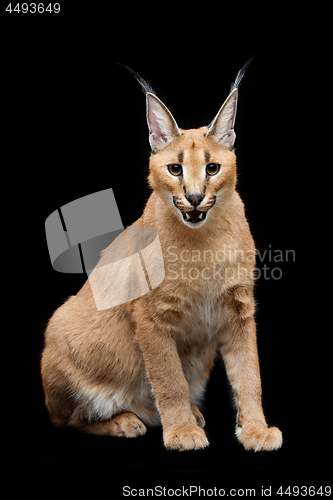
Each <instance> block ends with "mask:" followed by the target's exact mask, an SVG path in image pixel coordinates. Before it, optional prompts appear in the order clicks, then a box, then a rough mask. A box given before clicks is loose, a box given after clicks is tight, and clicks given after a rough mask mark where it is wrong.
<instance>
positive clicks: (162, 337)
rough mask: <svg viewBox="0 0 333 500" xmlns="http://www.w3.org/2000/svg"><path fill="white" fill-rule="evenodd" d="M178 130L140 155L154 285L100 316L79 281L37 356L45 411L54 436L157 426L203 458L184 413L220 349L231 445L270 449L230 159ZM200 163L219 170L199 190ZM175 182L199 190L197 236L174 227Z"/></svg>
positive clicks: (199, 433) (246, 238)
mask: <svg viewBox="0 0 333 500" xmlns="http://www.w3.org/2000/svg"><path fill="white" fill-rule="evenodd" d="M179 132H180V134H181V135H177V134H176V136H175V137H174V138H173V139H172V140H170V141H169V142H168V143H167V144H166V145H165V146H164V147H163V148H160V149H158V150H157V151H156V152H155V153H154V154H152V156H151V159H150V174H149V183H150V185H151V187H152V189H153V193H152V194H151V196H150V198H149V200H148V202H147V205H146V207H145V210H144V212H143V215H142V216H141V217H140V219H138V220H137V221H136V222H135V223H134V225H136V226H150V227H153V228H155V229H156V231H157V233H158V236H159V240H160V244H161V248H162V252H163V257H164V263H165V279H164V281H163V282H162V283H161V284H160V285H159V286H158V287H157V288H155V289H154V290H152V291H150V292H149V293H148V294H146V295H144V296H142V297H140V298H138V299H135V300H133V301H131V302H129V303H126V304H123V305H120V306H116V307H113V308H111V309H106V310H103V311H97V309H96V305H95V302H94V298H93V295H92V292H91V289H90V284H89V281H87V282H86V284H85V285H84V286H83V288H82V289H81V290H80V291H79V293H78V294H77V295H76V296H72V297H70V298H69V299H68V300H67V301H66V302H65V303H64V304H63V305H62V306H61V307H60V308H59V309H58V310H57V311H55V313H54V315H53V316H52V318H51V319H50V321H49V324H48V327H47V330H46V333H45V348H44V352H43V356H42V378H43V384H44V390H45V398H46V405H47V408H48V410H49V413H50V417H51V420H52V422H53V423H54V424H55V425H58V426H72V427H76V428H78V429H81V430H82V431H84V432H91V433H94V434H101V435H110V436H126V437H134V436H139V435H142V434H144V433H145V432H146V427H145V425H148V426H154V425H159V424H160V423H161V424H162V426H163V435H164V443H165V446H166V447H167V448H168V449H178V450H190V449H199V448H204V447H206V446H207V445H208V441H207V438H206V436H205V433H204V431H203V429H202V427H203V426H204V418H203V416H202V415H201V413H200V411H199V410H198V408H197V406H196V405H197V404H198V403H199V402H200V399H201V398H202V396H203V392H204V388H205V384H206V382H207V380H208V378H209V374H210V371H211V368H212V366H213V363H214V359H215V355H216V352H217V350H218V349H220V351H221V354H222V357H223V359H224V362H225V366H226V370H227V373H228V377H229V379H230V382H231V385H232V388H233V391H234V396H235V402H236V405H237V409H238V417H237V430H236V435H237V437H238V439H239V441H240V442H241V443H242V444H243V445H244V447H245V448H246V449H254V450H256V451H258V450H261V449H262V450H273V449H277V448H279V447H280V446H281V444H282V437H281V433H280V431H279V430H278V429H277V428H268V427H267V424H266V421H265V417H264V414H263V411H262V406H261V382H260V373H259V362H258V354H257V347H256V326H255V321H254V310H255V305H254V299H253V277H254V276H253V267H254V265H255V263H254V258H252V259H251V256H252V257H253V256H254V254H255V248H254V243H253V239H252V236H251V234H250V230H249V226H248V223H247V221H246V218H245V214H244V207H243V203H242V201H241V199H240V197H239V195H238V194H237V192H236V191H235V185H236V157H235V153H234V152H233V151H232V150H230V149H228V148H226V147H224V146H223V145H221V144H220V143H219V142H218V141H217V140H215V139H214V136H210V135H209V134H207V132H208V128H206V127H202V128H200V129H196V130H178V133H179ZM180 153H181V154H182V162H181V163H182V164H183V165H184V166H185V167H186V175H185V178H184V179H183V181H181V179H179V178H178V177H176V176H174V177H173V176H171V175H170V174H169V173H168V172H167V169H166V166H167V165H169V164H172V163H180V161H179V154H180ZM207 153H209V157H210V159H209V162H215V163H218V164H221V165H222V170H221V172H220V173H219V175H216V176H212V177H211V178H210V179H209V181H208V182H207V179H206V177H205V176H203V175H202V169H203V166H205V164H206V163H207V161H206V160H205V158H207ZM185 167H184V169H185ZM185 184H186V190H187V192H192V193H197V192H202V191H203V190H204V189H206V191H205V198H204V200H203V201H202V203H201V205H200V208H202V209H203V210H207V219H206V221H205V223H204V224H201V225H199V227H189V225H187V224H185V223H184V221H183V220H182V215H181V213H180V211H181V210H189V208H188V207H189V202H188V201H187V200H186V198H185V194H184V185H185ZM204 186H206V188H204ZM214 196H216V202H214V199H213V197H214ZM173 197H177V201H176V203H177V206H175V204H174V202H173ZM226 247H227V248H228V249H230V250H231V251H232V252H231V255H229V254H227V256H226V258H225V260H224V261H223V262H222V263H221V262H220V260H219V259H217V258H216V256H217V255H219V254H218V252H219V251H221V249H222V248H226ZM207 250H210V252H207ZM205 251H206V253H204V252H205ZM181 252H183V253H182V254H181ZM175 255H176V256H177V259H175ZM180 255H182V257H183V258H180ZM191 257H192V258H191ZM199 257H200V258H199ZM191 268H195V269H196V271H195V272H194V271H192V272H191V271H190V270H191ZM219 269H220V270H221V269H222V271H223V272H220V273H218V272H217V271H218V270H219ZM215 271H216V272H215ZM214 272H215V276H214ZM197 274H198V278H197V279H193V276H194V275H195V276H197ZM175 276H177V279H174V278H175ZM208 276H209V277H210V279H206V278H207V277H208ZM205 277H206V278H205ZM111 278H112V277H110V279H111ZM217 397H218V395H217Z"/></svg>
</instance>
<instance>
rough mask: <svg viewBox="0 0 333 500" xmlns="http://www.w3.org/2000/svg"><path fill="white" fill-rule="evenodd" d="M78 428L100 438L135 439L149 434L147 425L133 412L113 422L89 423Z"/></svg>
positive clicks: (116, 418) (79, 425) (118, 416)
mask: <svg viewBox="0 0 333 500" xmlns="http://www.w3.org/2000/svg"><path fill="white" fill-rule="evenodd" d="M76 427H77V428H78V430H80V431H81V432H86V433H88V434H96V435H98V436H115V437H127V438H133V437H138V436H143V435H144V434H146V432H147V429H146V426H145V424H144V423H143V422H142V421H141V420H140V419H139V418H138V417H137V416H136V415H135V414H134V413H132V412H126V413H121V414H120V415H117V416H116V417H114V418H113V419H112V420H106V421H105V420H104V421H95V422H89V423H88V422H87V423H82V424H78V425H77V426H76Z"/></svg>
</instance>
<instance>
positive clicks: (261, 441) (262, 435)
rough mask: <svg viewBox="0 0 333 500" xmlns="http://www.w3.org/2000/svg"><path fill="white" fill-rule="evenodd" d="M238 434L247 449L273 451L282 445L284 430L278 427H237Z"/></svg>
mask: <svg viewBox="0 0 333 500" xmlns="http://www.w3.org/2000/svg"><path fill="white" fill-rule="evenodd" d="M236 436H237V438H238V441H239V442H240V443H242V445H243V446H244V448H245V449H246V450H254V451H273V450H278V449H279V448H281V446H282V432H281V431H280V430H279V429H278V428H277V427H266V428H256V427H246V426H245V427H237V428H236Z"/></svg>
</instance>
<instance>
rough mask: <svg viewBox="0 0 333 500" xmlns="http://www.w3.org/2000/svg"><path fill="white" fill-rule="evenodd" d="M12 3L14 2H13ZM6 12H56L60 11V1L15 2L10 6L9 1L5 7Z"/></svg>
mask: <svg viewBox="0 0 333 500" xmlns="http://www.w3.org/2000/svg"><path fill="white" fill-rule="evenodd" d="M13 5H14V4H13ZM6 12H9V13H10V14H12V13H14V12H15V13H16V14H19V13H20V12H22V13H23V14H27V13H29V14H35V13H37V14H42V13H43V12H48V13H49V14H52V12H53V13H54V14H58V13H59V12H60V3H49V4H44V3H26V2H23V3H17V4H15V5H14V7H12V4H11V3H10V4H9V5H7V7H6Z"/></svg>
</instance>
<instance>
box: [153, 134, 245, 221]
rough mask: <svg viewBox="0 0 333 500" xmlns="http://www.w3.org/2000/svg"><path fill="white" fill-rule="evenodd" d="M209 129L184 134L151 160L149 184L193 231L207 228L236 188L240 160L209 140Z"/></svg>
mask: <svg viewBox="0 0 333 500" xmlns="http://www.w3.org/2000/svg"><path fill="white" fill-rule="evenodd" d="M207 131H208V128H207V127H202V128H200V129H195V130H194V129H193V130H180V132H181V135H180V136H178V137H177V138H175V139H174V140H173V141H172V142H171V143H170V144H169V145H168V146H166V147H165V148H164V149H163V150H162V151H158V152H156V153H155V154H153V155H152V156H151V159H150V175H149V181H150V184H151V186H152V188H153V189H154V190H155V191H156V192H157V193H158V194H159V195H160V196H161V197H162V198H163V199H164V201H165V204H166V210H173V211H174V212H175V213H176V214H177V216H178V217H179V219H180V220H181V221H182V222H183V223H184V224H185V225H186V226H188V227H191V228H193V229H196V228H199V227H201V226H202V225H204V224H205V223H206V222H207V221H208V220H210V216H211V214H213V213H217V211H218V210H219V209H221V208H223V204H224V202H225V200H226V199H227V197H228V196H229V195H230V193H231V192H232V191H233V190H234V188H235V183H236V156H235V154H234V152H233V151H231V150H229V149H226V148H224V147H222V146H220V145H219V144H218V143H217V142H216V141H215V140H214V139H212V138H210V137H206V135H205V134H206V133H207Z"/></svg>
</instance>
